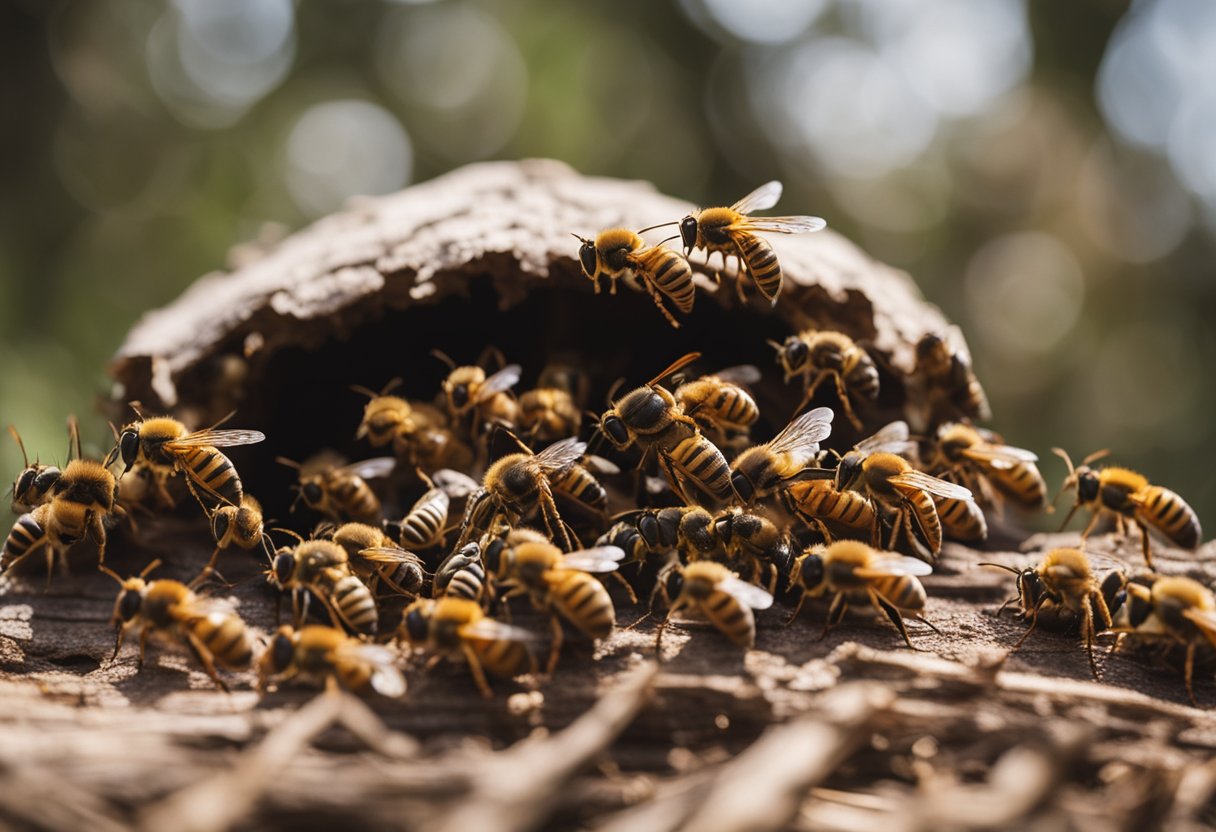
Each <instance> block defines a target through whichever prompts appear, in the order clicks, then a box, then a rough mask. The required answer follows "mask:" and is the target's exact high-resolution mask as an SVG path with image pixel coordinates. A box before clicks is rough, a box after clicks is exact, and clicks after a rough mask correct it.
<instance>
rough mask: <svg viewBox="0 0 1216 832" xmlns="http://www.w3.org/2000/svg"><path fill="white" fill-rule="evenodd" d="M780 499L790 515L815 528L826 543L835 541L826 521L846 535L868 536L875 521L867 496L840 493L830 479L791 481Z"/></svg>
mask: <svg viewBox="0 0 1216 832" xmlns="http://www.w3.org/2000/svg"><path fill="white" fill-rule="evenodd" d="M783 497H784V503H785V507H786V508H787V509H789V511H790V513H791V514H793V515H794V516H795V517H797V518H798V519H800V520H802V521H803V522H804V523H806V524H807V525H808V526H810V527H811V528H813V529H816V530H817V531H818V532H819V533H820V534H821V535H822V536H823V539H824V541H825V542H827V543H831V542H832V540H833V539H835V535H834V534H833V533H832V531H831V530H830V529H829V527H828V525H827V523H828V522H831V523H832V524H834V526H839V527H843V528H845V529H846V530H847V532H848V533H849V534H867V535H868V534H869V533H870V530H871V529H872V528H873V527H874V524H875V522H876V519H877V516H876V513H875V511H874V505H873V503H871V502H870V499H869V498H868V497H866V496H865V495H864V494H861V493H859V492H857V491H852V490H849V489H845V490H844V491H840V490H838V489H837V488H836V483H835V481H833V480H828V479H822V480H798V481H796V482H791V483H789V484H788V485H787V486H786V489H785V492H784V494H783Z"/></svg>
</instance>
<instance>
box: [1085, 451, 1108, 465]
mask: <svg viewBox="0 0 1216 832" xmlns="http://www.w3.org/2000/svg"><path fill="white" fill-rule="evenodd" d="M1107 456H1110V448H1103V449H1102V450H1100V451H1094V452H1093V453H1092V454H1090V455H1089V456H1087V457H1085V459H1083V460H1081V464H1082V465H1089V464H1090V463H1091V462H1097V461H1098V460H1099V459H1102V458H1103V457H1107Z"/></svg>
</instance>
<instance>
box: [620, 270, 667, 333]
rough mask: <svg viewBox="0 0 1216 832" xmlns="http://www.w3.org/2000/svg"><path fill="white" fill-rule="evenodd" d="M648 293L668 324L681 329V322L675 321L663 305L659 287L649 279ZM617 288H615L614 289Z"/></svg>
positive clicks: (646, 282)
mask: <svg viewBox="0 0 1216 832" xmlns="http://www.w3.org/2000/svg"><path fill="white" fill-rule="evenodd" d="M645 284H646V291H648V292H650V297H651V299H652V300H654V305H655V306H657V307H659V311H660V312H662V313H663V317H664V318H666V319H667V323H669V324H671V325H672V326H673V327H675V328H676V329H679V328H680V322H679V321H677V320H676V319H675V316H673V315H672V314H671V312H669V311H667V307H666V306H664V305H663V295H662V293H661V292H659V290H658V287H656V286H655V285H654V283H652V282H651V281H650V280H649V278H648V279H647V280H646V281H645ZM613 288H615V286H614V287H613Z"/></svg>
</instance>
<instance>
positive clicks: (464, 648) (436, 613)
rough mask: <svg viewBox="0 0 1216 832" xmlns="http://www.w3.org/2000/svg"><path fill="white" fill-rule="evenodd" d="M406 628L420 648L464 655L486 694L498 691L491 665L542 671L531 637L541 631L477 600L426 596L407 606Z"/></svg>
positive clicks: (504, 670) (503, 670)
mask: <svg viewBox="0 0 1216 832" xmlns="http://www.w3.org/2000/svg"><path fill="white" fill-rule="evenodd" d="M401 634H402V635H404V636H405V638H406V640H407V641H408V642H409V644H410V645H411V646H413V647H415V648H422V649H424V650H426V651H428V652H430V653H433V654H434V657H435V658H434V659H432V663H433V662H434V661H435V660H436V659H438V658H441V657H445V656H446V657H449V658H456V657H459V658H463V659H464V661H465V663H466V664H468V666H469V670H470V672H472V674H473V680H474V681H475V682H476V683H477V689H478V690H479V691H481V695H482V696H484V697H485V698H487V699H489V698H490V697H492V696H493V695H494V692H493V691H492V690H490V685H489V683H487V682H486V671H489V672H490V673H492V674H494V675H495V676H502V677H505V678H511V677H514V676H521V675H523V674H525V673H535V672H536V659H535V658H534V657H533V656H532V652H531V651H530V650H529V649H528V643H529V642H532V641H535V640H536V637H535V636H534V635H533V634H532V633H530V632H528V631H527V630H524V629H521V628H519V627H512V626H511V625H509V624H503V623H502V622H499V621H495V620H494V619H492V618H489V617H487V616H486V614H485V613H484V612H482V609H481V607H480V606H479V605H478V604H477V603H476V602H474V601H468V600H465V599H463V598H455V597H450V596H449V597H446V598H440V599H437V600H434V599H430V598H426V599H421V600H418V601H415V602H414V603H412V604H410V605H409V606H408V607H406V608H405V612H404V613H403V614H402V620H401Z"/></svg>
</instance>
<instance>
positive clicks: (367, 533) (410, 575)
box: [330, 523, 426, 598]
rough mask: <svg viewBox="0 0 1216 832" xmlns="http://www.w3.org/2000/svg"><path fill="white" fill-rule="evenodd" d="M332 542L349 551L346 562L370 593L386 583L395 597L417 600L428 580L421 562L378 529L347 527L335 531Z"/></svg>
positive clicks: (350, 525) (345, 524) (348, 524)
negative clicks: (399, 595) (380, 583)
mask: <svg viewBox="0 0 1216 832" xmlns="http://www.w3.org/2000/svg"><path fill="white" fill-rule="evenodd" d="M330 539H331V540H332V541H333V542H334V543H337V544H338V545H339V546H341V547H342V548H343V549H345V550H346V557H347V562H348V563H349V564H350V566H351V569H352V570H353V571H354V573H355V574H356V575H358V576H359V577H360V578H361V579H363V580H365V581H368V589H369V590H370V591H371V592H372V593H375V591H376V588H377V587H378V586H379V582H380V581H381V580H383V581H384V582H385V583H386V584H388V586H389V587H390V588H391V589H392V590H393V591H394V592H396V593H398V594H401V595H408V596H410V597H411V598H416V597H418V595H419V594H420V593H421V592H422V584H423V581H424V580H425V578H426V576H425V572H424V569H423V564H422V558H420V557H418V556H417V555H415V554H414V553H413V552H408V551H406V550H405V549H402V548H400V547H399V546H397V544H396V542H395V541H394V540H393V539H392V538H391V537H389V536H388V535H387V534H385V533H384V532H383V531H382V530H381V529H378V528H376V527H375V526H369V525H367V524H366V523H344V524H343V525H341V526H339V527H338V528H336V529H334V531H333V534H332V535H331V536H330Z"/></svg>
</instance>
